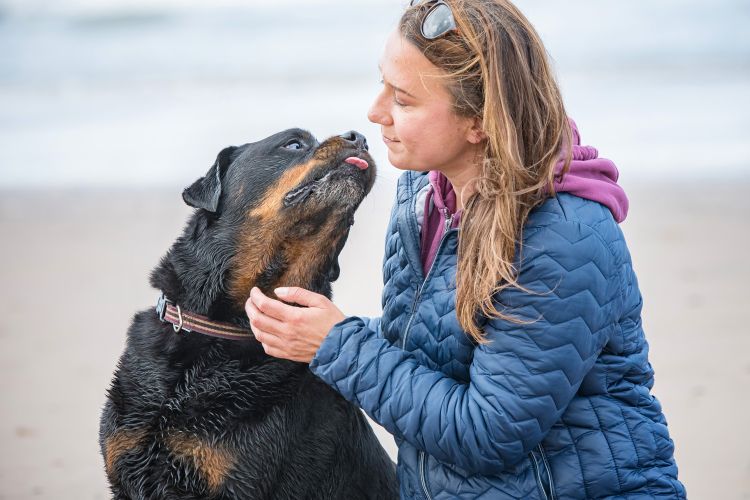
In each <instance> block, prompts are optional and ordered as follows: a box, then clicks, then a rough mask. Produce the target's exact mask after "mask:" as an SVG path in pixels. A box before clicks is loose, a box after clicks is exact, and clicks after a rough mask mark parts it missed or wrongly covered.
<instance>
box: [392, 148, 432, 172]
mask: <svg viewBox="0 0 750 500" xmlns="http://www.w3.org/2000/svg"><path fill="white" fill-rule="evenodd" d="M388 163H390V164H391V165H393V166H394V167H396V168H397V169H399V170H414V171H415V172H427V171H428V170H430V167H424V168H420V166H419V165H415V164H414V162H412V161H409V159H408V158H404V157H403V156H402V155H400V154H398V153H394V152H393V150H391V149H388Z"/></svg>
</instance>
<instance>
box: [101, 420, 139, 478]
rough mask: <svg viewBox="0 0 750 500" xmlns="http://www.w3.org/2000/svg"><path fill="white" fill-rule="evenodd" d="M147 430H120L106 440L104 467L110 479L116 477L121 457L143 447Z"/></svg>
mask: <svg viewBox="0 0 750 500" xmlns="http://www.w3.org/2000/svg"><path fill="white" fill-rule="evenodd" d="M145 439H146V430H145V429H138V430H134V431H133V430H119V431H116V432H115V433H114V434H113V435H111V436H110V437H108V438H106V439H105V440H104V467H105V470H106V471H107V475H108V476H109V477H110V478H113V477H115V475H116V474H115V466H116V465H117V461H118V460H119V459H120V457H121V456H122V455H123V454H125V453H127V452H128V451H133V450H138V449H141V448H142V447H143V441H144V440H145Z"/></svg>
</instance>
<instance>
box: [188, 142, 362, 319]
mask: <svg viewBox="0 0 750 500" xmlns="http://www.w3.org/2000/svg"><path fill="white" fill-rule="evenodd" d="M374 181H375V164H374V162H373V160H372V158H371V157H370V155H369V153H368V152H367V142H366V141H365V138H364V137H363V136H362V135H361V134H359V133H357V132H348V133H345V134H343V135H340V136H335V137H331V138H329V139H327V140H325V141H324V142H323V143H319V142H318V141H317V140H316V139H315V137H314V136H313V135H312V134H310V133H309V132H307V131H305V130H301V129H290V130H286V131H284V132H280V133H277V134H274V135H272V136H270V137H268V138H266V139H263V140H261V141H258V142H254V143H250V144H245V145H242V146H237V147H235V146H232V147H228V148H225V149H223V150H222V151H221V152H220V153H219V155H218V156H217V158H216V161H215V163H214V164H213V166H212V167H211V168H210V169H209V171H208V172H207V173H206V175H205V176H203V177H202V178H200V179H198V180H197V181H196V182H194V183H193V184H192V185H191V186H189V187H187V188H186V189H185V190H184V192H183V194H182V197H183V199H184V201H185V202H186V203H187V204H188V205H190V206H192V207H195V208H196V209H198V212H199V214H198V215H199V217H201V218H202V219H203V220H204V224H201V226H200V227H201V231H202V232H205V233H209V234H210V239H209V241H216V243H217V245H223V246H224V247H225V248H224V252H225V253H226V251H227V248H226V247H227V245H228V246H229V247H231V249H230V250H229V253H230V254H231V258H230V259H229V266H228V269H226V271H227V274H228V283H227V286H226V289H227V290H226V291H227V292H228V293H229V295H230V297H231V298H232V299H233V302H235V304H242V303H244V301H245V300H246V299H247V297H248V295H249V292H250V289H251V288H252V287H253V286H258V287H259V288H261V289H262V290H264V292H271V291H272V290H273V288H274V287H276V286H302V287H306V288H310V289H313V290H316V291H318V292H319V293H325V294H330V282H331V281H333V280H335V279H336V278H337V277H338V262H337V259H338V254H339V252H340V251H341V249H342V247H343V245H344V242H345V241H346V238H347V236H348V232H349V227H350V226H351V224H352V222H353V214H354V211H355V210H356V209H357V207H358V206H359V204H360V203H361V202H362V200H363V199H364V197H365V196H366V195H367V193H369V191H370V189H371V188H372V185H373V183H374Z"/></svg>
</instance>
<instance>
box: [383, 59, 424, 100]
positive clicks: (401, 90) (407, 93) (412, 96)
mask: <svg viewBox="0 0 750 500" xmlns="http://www.w3.org/2000/svg"><path fill="white" fill-rule="evenodd" d="M378 70H379V71H380V74H381V75H382V74H383V67H382V66H381V65H380V64H378ZM383 81H385V77H383ZM386 83H387V84H388V85H390V86H391V87H393V88H394V90H398V91H399V92H403V93H404V94H406V95H408V96H409V97H411V98H413V99H417V96H415V95H413V94H411V93H409V92H407V91H405V90H404V89H402V88H400V87H396V86H395V85H393V84H392V83H390V82H386Z"/></svg>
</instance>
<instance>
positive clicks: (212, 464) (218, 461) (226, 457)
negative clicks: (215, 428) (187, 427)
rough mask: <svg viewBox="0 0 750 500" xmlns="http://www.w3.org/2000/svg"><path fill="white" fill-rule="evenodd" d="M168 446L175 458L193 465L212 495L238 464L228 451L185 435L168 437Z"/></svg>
mask: <svg viewBox="0 0 750 500" xmlns="http://www.w3.org/2000/svg"><path fill="white" fill-rule="evenodd" d="M166 445H167V447H168V448H169V450H170V451H171V452H172V453H173V454H174V455H175V456H177V457H179V458H182V459H185V460H188V461H190V462H191V463H192V464H193V466H194V467H195V469H196V470H197V471H198V472H199V473H200V474H201V476H202V477H203V478H204V479H205V480H206V483H207V484H208V487H209V489H210V490H211V492H212V493H216V492H218V491H219V489H220V488H221V486H222V485H223V484H224V480H225V479H226V477H227V475H228V474H229V472H230V471H231V470H232V468H233V467H234V465H235V463H236V457H235V456H234V454H233V453H231V452H230V451H229V450H228V449H226V448H224V447H221V446H216V445H210V444H208V443H206V442H204V441H202V440H201V439H199V438H197V437H195V436H188V435H186V434H184V433H175V434H170V435H168V436H167V438H166Z"/></svg>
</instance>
